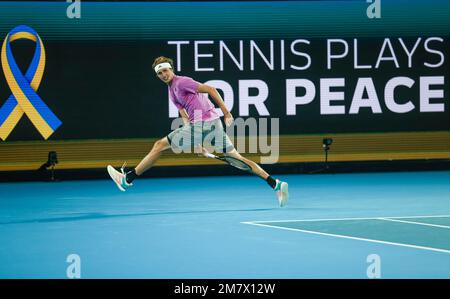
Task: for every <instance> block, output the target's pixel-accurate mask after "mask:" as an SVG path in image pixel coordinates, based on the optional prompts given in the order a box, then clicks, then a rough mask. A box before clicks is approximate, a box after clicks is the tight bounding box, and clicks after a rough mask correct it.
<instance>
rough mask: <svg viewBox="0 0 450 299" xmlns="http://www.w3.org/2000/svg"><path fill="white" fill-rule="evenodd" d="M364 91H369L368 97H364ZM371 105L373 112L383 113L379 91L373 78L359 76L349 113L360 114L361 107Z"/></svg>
mask: <svg viewBox="0 0 450 299" xmlns="http://www.w3.org/2000/svg"><path fill="white" fill-rule="evenodd" d="M364 91H366V92H367V96H368V98H367V99H364V98H363V95H364ZM361 107H370V108H372V113H381V107H380V102H379V101H378V96H377V91H376V90H375V86H374V85H373V81H372V78H359V79H358V83H356V88H355V93H354V94H353V98H352V104H351V106H350V111H349V112H348V113H349V114H358V113H359V108H361Z"/></svg>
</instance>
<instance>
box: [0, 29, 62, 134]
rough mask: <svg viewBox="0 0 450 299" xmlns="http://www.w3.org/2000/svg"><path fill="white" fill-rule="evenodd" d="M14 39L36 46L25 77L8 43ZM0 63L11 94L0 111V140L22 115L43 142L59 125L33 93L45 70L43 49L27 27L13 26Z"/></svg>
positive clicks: (32, 31) (37, 38)
mask: <svg viewBox="0 0 450 299" xmlns="http://www.w3.org/2000/svg"><path fill="white" fill-rule="evenodd" d="M18 39H28V40H32V41H34V42H35V43H36V49H35V51H34V56H33V60H32V61H31V64H30V65H29V66H28V69H27V71H26V73H25V75H23V74H22V72H21V71H20V69H19V67H18V66H17V63H16V61H15V59H14V56H13V55H12V51H11V45H10V43H11V42H13V41H15V40H18ZM1 61H2V68H3V73H4V75H5V77H6V82H7V83H8V86H9V88H10V89H11V92H12V94H11V95H10V96H9V98H8V99H7V100H6V102H5V103H4V104H3V106H1V107H0V138H1V139H3V140H6V138H7V137H8V136H9V134H10V133H11V132H12V130H13V129H14V128H15V127H16V125H17V123H18V122H19V120H20V119H21V118H22V116H23V115H24V114H26V115H27V116H28V118H29V119H30V120H31V122H32V123H33V125H34V126H35V127H36V129H37V130H38V131H39V133H40V134H41V135H42V137H44V139H46V140H47V139H48V138H49V137H50V135H52V134H53V133H54V132H55V131H56V129H58V127H59V126H61V124H62V122H61V121H60V120H59V119H58V117H56V115H55V114H54V113H53V112H52V111H51V110H50V108H48V106H47V105H46V104H45V103H44V101H43V100H42V99H41V98H40V97H39V95H38V94H37V93H36V92H37V90H38V87H39V85H40V83H41V79H42V76H43V75H44V68H45V49H44V44H43V43H42V40H41V38H40V37H39V35H38V34H37V33H36V31H34V30H33V29H32V28H30V27H28V26H25V25H21V26H17V27H16V28H14V29H13V30H11V32H9V33H8V35H7V36H6V38H5V40H4V42H3V46H2V52H1Z"/></svg>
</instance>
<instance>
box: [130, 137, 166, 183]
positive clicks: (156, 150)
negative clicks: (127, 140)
mask: <svg viewBox="0 0 450 299" xmlns="http://www.w3.org/2000/svg"><path fill="white" fill-rule="evenodd" d="M168 148H170V143H169V140H168V139H167V137H164V138H161V139H159V140H157V141H156V142H155V143H154V144H153V147H152V150H151V151H150V152H149V153H148V154H147V156H145V157H144V159H142V161H141V162H139V164H138V165H137V166H136V168H135V171H136V175H138V176H139V175H141V174H143V173H144V172H145V171H147V170H148V169H149V168H151V167H152V166H153V165H154V164H155V163H156V161H157V160H158V159H159V157H160V156H161V153H162V152H163V151H165V150H166V149H168Z"/></svg>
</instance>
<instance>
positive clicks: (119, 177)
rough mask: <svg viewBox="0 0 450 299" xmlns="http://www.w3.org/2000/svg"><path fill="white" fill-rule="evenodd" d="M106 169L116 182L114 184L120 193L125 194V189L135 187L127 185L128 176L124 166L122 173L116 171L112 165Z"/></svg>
mask: <svg viewBox="0 0 450 299" xmlns="http://www.w3.org/2000/svg"><path fill="white" fill-rule="evenodd" d="M106 169H107V170H108V173H109V176H110V177H111V179H112V180H113V181H114V183H116V185H117V187H118V188H119V190H120V191H124V192H125V189H127V188H129V187H131V186H133V184H128V183H127V179H126V177H127V176H126V174H125V172H124V170H123V166H122V168H121V169H120V171H121V172H118V171H117V170H115V169H114V167H112V166H111V165H108V167H106Z"/></svg>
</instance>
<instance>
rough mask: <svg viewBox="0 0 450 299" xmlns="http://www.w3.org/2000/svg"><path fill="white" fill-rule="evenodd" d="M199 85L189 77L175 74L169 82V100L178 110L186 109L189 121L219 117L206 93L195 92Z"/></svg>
mask: <svg viewBox="0 0 450 299" xmlns="http://www.w3.org/2000/svg"><path fill="white" fill-rule="evenodd" d="M199 85H200V83H199V82H197V81H195V80H194V79H192V78H190V77H185V76H176V75H175V76H174V77H173V79H172V81H171V82H170V84H169V97H170V100H171V101H172V103H174V104H175V106H176V107H177V108H178V110H180V109H182V108H184V109H186V111H187V113H188V115H189V122H191V123H194V122H198V121H210V120H214V119H217V118H219V115H218V114H217V112H216V109H215V107H214V105H213V103H211V101H210V100H209V98H208V95H207V94H204V93H198V92H197V88H198V86H199Z"/></svg>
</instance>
